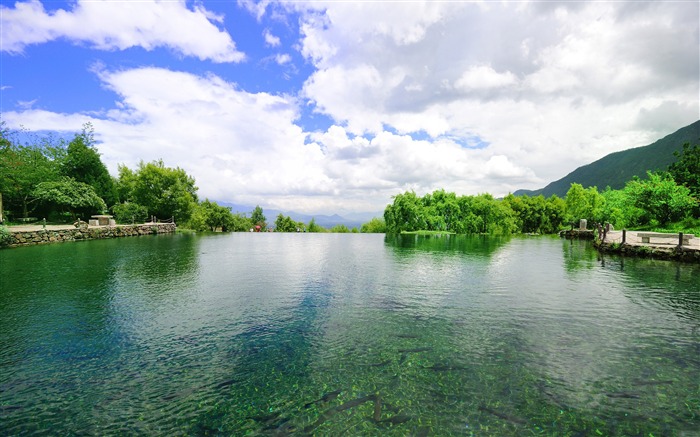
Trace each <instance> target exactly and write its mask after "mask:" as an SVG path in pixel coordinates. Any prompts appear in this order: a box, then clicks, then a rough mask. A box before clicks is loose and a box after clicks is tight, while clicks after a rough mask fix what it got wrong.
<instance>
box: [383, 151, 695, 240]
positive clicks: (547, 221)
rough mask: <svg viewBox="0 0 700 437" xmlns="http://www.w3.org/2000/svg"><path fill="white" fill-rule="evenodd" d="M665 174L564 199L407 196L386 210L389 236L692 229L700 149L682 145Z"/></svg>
mask: <svg viewBox="0 0 700 437" xmlns="http://www.w3.org/2000/svg"><path fill="white" fill-rule="evenodd" d="M675 155H676V157H677V161H676V162H674V163H673V164H671V165H670V166H669V168H668V170H667V171H662V172H649V173H648V174H647V178H646V179H640V178H638V177H635V178H633V179H632V180H631V181H629V182H627V184H626V185H625V187H624V188H623V189H621V190H612V189H610V188H609V187H607V188H606V189H605V190H603V191H602V192H599V191H598V189H597V187H588V188H584V187H583V186H582V185H580V184H576V183H574V184H571V187H570V188H569V190H568V192H567V193H566V196H565V198H564V199H562V198H559V197H558V196H556V195H553V196H551V197H549V198H545V197H544V196H542V195H539V196H533V197H530V196H527V195H524V196H514V195H513V194H509V195H507V196H506V197H505V198H503V199H495V198H494V197H493V196H492V195H490V194H479V195H476V196H466V195H465V196H457V195H456V194H455V193H450V192H446V191H445V190H437V191H434V192H433V193H428V194H426V195H424V196H422V197H419V196H417V195H416V193H415V192H413V191H407V192H405V193H402V194H398V195H396V196H394V197H393V202H392V203H391V204H389V205H387V207H386V208H385V210H384V219H385V223H386V231H387V232H390V233H400V232H413V231H444V232H454V233H457V234H475V233H480V234H501V235H507V234H513V233H543V234H546V233H555V232H557V231H559V230H560V229H561V228H562V227H564V226H567V225H573V224H578V222H579V220H580V219H586V220H588V222H589V223H605V222H608V223H611V224H613V226H615V227H617V228H627V227H638V228H643V227H646V228H654V227H661V228H664V227H668V226H669V225H671V224H673V223H680V224H681V226H685V227H686V228H689V227H690V228H692V227H694V226H699V224H698V219H700V202H699V201H698V199H700V146H698V145H695V146H692V147H691V146H690V144H689V143H687V144H684V145H683V150H682V151H681V152H680V153H678V152H677V153H676V154H675Z"/></svg>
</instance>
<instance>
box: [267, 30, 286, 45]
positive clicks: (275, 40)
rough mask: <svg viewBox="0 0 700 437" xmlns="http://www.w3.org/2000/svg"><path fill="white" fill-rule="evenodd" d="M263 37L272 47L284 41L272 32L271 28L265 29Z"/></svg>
mask: <svg viewBox="0 0 700 437" xmlns="http://www.w3.org/2000/svg"><path fill="white" fill-rule="evenodd" d="M263 37H264V38H265V44H267V45H268V46H270V47H277V46H279V45H280V44H281V43H282V42H281V41H280V39H279V38H278V37H276V36H275V35H273V34H272V33H271V32H270V30H269V29H265V31H264V32H263Z"/></svg>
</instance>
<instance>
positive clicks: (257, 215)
mask: <svg viewBox="0 0 700 437" xmlns="http://www.w3.org/2000/svg"><path fill="white" fill-rule="evenodd" d="M250 219H251V221H252V222H253V225H255V226H260V227H261V228H262V229H265V228H266V227H267V218H265V214H263V209H262V208H261V207H260V205H256V206H255V209H253V213H252V214H251V215H250Z"/></svg>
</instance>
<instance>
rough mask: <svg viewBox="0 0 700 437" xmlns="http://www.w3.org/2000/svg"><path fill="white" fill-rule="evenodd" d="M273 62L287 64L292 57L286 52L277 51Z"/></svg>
mask: <svg viewBox="0 0 700 437" xmlns="http://www.w3.org/2000/svg"><path fill="white" fill-rule="evenodd" d="M275 62H277V63H278V64H279V65H284V64H289V63H290V62H292V57H291V56H290V55H289V54H288V53H278V54H277V55H275Z"/></svg>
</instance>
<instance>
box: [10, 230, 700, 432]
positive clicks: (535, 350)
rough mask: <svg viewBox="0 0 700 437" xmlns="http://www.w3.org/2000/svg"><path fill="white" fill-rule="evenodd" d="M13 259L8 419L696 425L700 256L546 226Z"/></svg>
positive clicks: (78, 425)
mask: <svg viewBox="0 0 700 437" xmlns="http://www.w3.org/2000/svg"><path fill="white" fill-rule="evenodd" d="M0 273H2V276H0V277H1V278H2V300H0V305H1V306H0V311H1V313H0V328H2V329H3V332H4V333H7V335H4V336H3V337H2V338H0V429H3V430H7V432H8V433H9V434H32V433H48V432H49V431H47V430H51V431H50V432H51V433H53V434H80V433H88V434H111V435H117V434H126V435H172V434H179V435H243V434H252V435H287V434H298V435H309V434H316V435H402V436H403V435H470V434H472V433H473V434H474V435H498V436H501V435H528V434H545V435H601V434H602V435H649V434H653V435H683V433H687V434H689V433H692V432H694V430H696V429H698V425H699V423H700V421H699V418H700V393H699V391H700V389H699V387H698V384H697V381H698V380H700V361H699V360H698V358H697V357H698V356H700V347H699V346H698V345H699V344H700V338H699V337H698V335H700V332H699V331H700V330H699V329H698V288H700V287H698V283H699V282H698V281H699V278H698V270H697V266H692V265H686V266H681V267H679V266H678V265H676V264H672V263H658V262H657V263H654V262H647V261H644V260H632V259H628V260H625V265H624V267H622V259H619V258H614V257H607V256H606V257H605V258H600V257H599V256H598V255H597V253H596V252H595V251H593V250H592V249H591V248H590V246H589V244H588V243H581V242H570V241H564V240H559V239H556V238H548V237H541V238H525V237H523V238H513V239H507V240H499V239H490V238H487V237H461V236H460V237H457V236H449V237H448V236H443V237H422V236H387V237H384V236H382V235H354V234H346V235H342V234H232V235H212V236H206V237H197V236H179V235H176V236H158V237H155V238H150V237H148V238H134V239H121V240H110V241H104V242H99V241H98V242H89V243H83V244H78V243H76V244H61V245H55V246H43V247H35V248H21V249H17V250H8V251H0ZM8 278H10V279H8ZM37 284H38V285H39V286H37Z"/></svg>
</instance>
